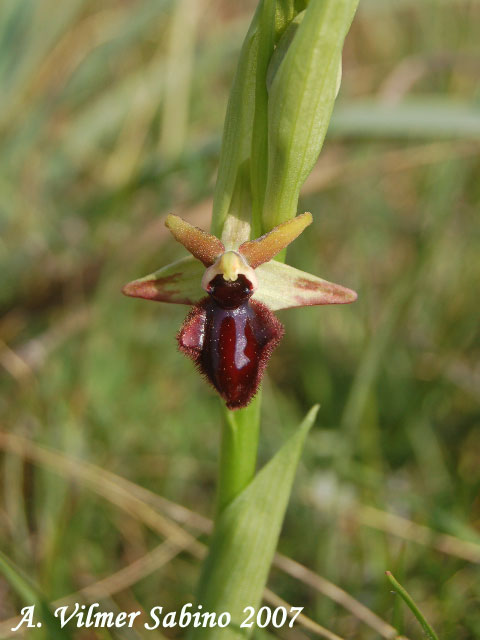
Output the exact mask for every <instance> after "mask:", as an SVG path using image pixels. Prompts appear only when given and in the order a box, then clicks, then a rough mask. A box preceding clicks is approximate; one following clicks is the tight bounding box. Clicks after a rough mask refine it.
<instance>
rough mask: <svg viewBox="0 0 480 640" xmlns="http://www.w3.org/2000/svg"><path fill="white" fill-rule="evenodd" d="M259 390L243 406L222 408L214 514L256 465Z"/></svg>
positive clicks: (242, 485) (240, 488)
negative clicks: (215, 508) (222, 416)
mask: <svg viewBox="0 0 480 640" xmlns="http://www.w3.org/2000/svg"><path fill="white" fill-rule="evenodd" d="M261 404H262V402H261V391H259V392H258V394H257V396H256V397H255V398H254V400H253V401H252V402H251V403H250V404H249V406H248V407H245V409H239V410H237V411H229V410H228V409H226V410H225V419H224V420H223V425H222V436H221V445H220V464H219V474H218V485H217V514H220V513H221V512H222V511H223V509H224V508H225V507H226V506H227V505H228V504H229V503H230V502H231V501H232V500H233V498H235V497H236V496H237V495H238V494H239V493H241V491H243V489H245V487H246V486H247V485H248V484H249V483H250V481H251V480H252V479H253V477H254V475H255V469H256V465H257V450H258V437H259V431H260V408H261Z"/></svg>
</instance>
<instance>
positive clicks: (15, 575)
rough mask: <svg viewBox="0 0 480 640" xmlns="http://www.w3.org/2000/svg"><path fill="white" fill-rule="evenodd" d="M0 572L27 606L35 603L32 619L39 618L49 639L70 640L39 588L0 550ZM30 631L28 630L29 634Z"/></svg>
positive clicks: (68, 634) (70, 636)
mask: <svg viewBox="0 0 480 640" xmlns="http://www.w3.org/2000/svg"><path fill="white" fill-rule="evenodd" d="M0 572H1V573H2V574H3V575H4V577H5V579H6V580H7V582H8V583H9V584H10V585H11V586H12V587H13V589H15V591H16V592H17V593H18V595H19V596H20V597H21V598H22V600H23V601H24V602H25V604H26V605H27V606H31V605H35V614H34V620H38V619H39V618H40V620H41V621H42V624H43V626H44V627H45V632H46V637H48V638H49V640H70V639H71V638H72V635H71V634H70V633H69V632H68V631H67V630H66V629H62V628H61V627H60V621H59V620H57V618H55V616H54V615H53V613H52V612H51V610H50V606H49V604H48V601H47V600H46V599H45V598H44V597H43V595H42V594H41V592H40V591H39V589H38V588H37V587H36V586H35V585H34V584H33V583H32V582H31V581H30V579H29V578H27V576H25V575H24V574H23V572H22V571H21V570H20V569H19V568H18V567H16V566H15V565H14V563H13V562H12V561H11V560H10V559H9V558H7V556H6V555H4V554H3V553H2V552H1V551H0ZM37 624H38V623H37ZM22 629H23V627H21V628H20V629H19V632H20V631H21V630H22ZM32 631H33V630H29V632H28V633H29V635H30V633H31V632H32Z"/></svg>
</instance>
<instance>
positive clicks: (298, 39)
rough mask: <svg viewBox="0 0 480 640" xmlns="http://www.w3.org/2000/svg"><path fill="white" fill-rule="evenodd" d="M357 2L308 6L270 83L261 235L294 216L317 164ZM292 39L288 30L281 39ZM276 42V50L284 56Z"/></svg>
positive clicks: (336, 1) (348, 0)
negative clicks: (309, 175)
mask: <svg viewBox="0 0 480 640" xmlns="http://www.w3.org/2000/svg"><path fill="white" fill-rule="evenodd" d="M357 4H358V0H324V1H322V2H318V1H317V2H310V4H309V6H308V8H307V9H306V11H305V15H304V16H303V19H302V20H301V24H300V25H299V26H298V28H297V30H296V33H295V34H294V36H293V39H292V40H291V44H290V46H289V47H288V50H287V52H286V53H285V54H284V57H283V60H282V61H281V63H280V66H279V67H278V70H277V72H276V73H275V76H274V78H273V81H272V85H271V89H270V94H269V111H268V154H269V164H268V180H267V187H266V193H265V200H264V210H263V230H264V231H268V230H270V229H272V228H273V227H275V226H276V225H277V224H279V223H280V222H283V221H284V220H288V219H289V218H292V217H293V216H295V215H296V212H297V202H298V196H299V193H300V188H301V186H302V184H303V183H304V181H305V179H306V178H307V176H308V174H309V173H310V171H311V170H312V168H313V165H314V164H315V162H316V160H317V158H318V154H319V153H320V150H321V148H322V144H323V140H324V138H325V134H326V132H327V127H328V124H329V121H330V116H331V113H332V109H333V104H334V101H335V96H336V92H337V82H338V76H339V67H340V65H341V55H342V48H343V42H344V39H345V36H346V34H347V32H348V29H349V27H350V24H351V21H352V18H353V15H354V13H355V9H356V7H357ZM283 37H284V38H287V39H291V38H292V33H291V31H290V30H289V29H287V32H286V33H285V34H284V36H283ZM284 48H285V47H284V45H282V42H281V41H280V43H279V45H278V49H279V50H280V51H281V52H282V53H283V51H282V49H284Z"/></svg>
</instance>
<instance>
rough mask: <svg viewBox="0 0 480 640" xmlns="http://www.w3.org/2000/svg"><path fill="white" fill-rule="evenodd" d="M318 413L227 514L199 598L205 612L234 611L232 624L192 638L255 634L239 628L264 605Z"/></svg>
mask: <svg viewBox="0 0 480 640" xmlns="http://www.w3.org/2000/svg"><path fill="white" fill-rule="evenodd" d="M317 412H318V407H317V406H315V407H313V408H312V409H311V410H310V411H309V413H308V414H307V416H306V418H305V419H304V421H303V422H302V424H301V425H300V428H299V429H298V430H297V431H296V433H295V434H294V435H293V436H292V437H291V438H290V439H289V440H288V441H287V442H286V443H285V444H284V445H283V447H282V448H281V449H280V450H279V451H278V452H277V453H276V454H275V456H274V457H273V458H272V460H270V462H268V463H267V464H266V465H265V467H263V469H262V470H261V471H260V472H259V473H258V474H257V476H256V477H255V479H254V480H253V481H252V482H251V484H249V485H248V487H247V488H246V489H245V490H244V491H242V493H241V494H240V495H238V496H237V498H235V500H233V502H231V503H230V504H229V505H228V506H227V507H226V508H225V509H224V511H223V512H222V513H221V515H220V517H219V519H218V521H217V524H216V527H215V532H214V534H213V538H212V541H211V546H210V554H209V556H208V558H207V561H206V563H205V565H204V567H203V572H202V576H201V579H200V583H199V591H198V593H199V602H200V603H201V604H202V605H203V609H204V611H210V612H213V611H217V612H219V613H221V612H223V611H228V612H229V613H230V614H231V616H232V623H231V625H229V626H228V627H226V628H223V629H221V628H218V627H216V628H210V629H208V628H198V629H192V631H191V635H190V637H191V638H194V639H195V640H197V639H198V638H207V637H208V638H209V640H215V638H220V637H221V638H222V640H228V639H230V638H240V637H246V636H248V635H249V633H250V631H251V630H250V631H249V630H248V629H239V625H240V624H241V622H242V621H243V619H244V617H245V614H244V612H243V611H244V609H245V607H247V606H252V607H254V608H256V607H258V605H259V604H260V601H261V598H262V593H263V589H264V587H265V583H266V581H267V576H268V572H269V569H270V564H271V562H272V559H273V555H274V553H275V548H276V545H277V541H278V537H279V535H280V530H281V527H282V522H283V518H284V515H285V510H286V508H287V503H288V499H289V496H290V492H291V488H292V483H293V479H294V475H295V470H296V468H297V464H298V460H299V457H300V453H301V451H302V447H303V444H304V441H305V438H306V436H307V433H308V431H309V429H310V428H311V426H312V424H313V422H314V420H315V418H316V415H317Z"/></svg>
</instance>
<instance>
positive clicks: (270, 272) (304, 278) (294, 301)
mask: <svg viewBox="0 0 480 640" xmlns="http://www.w3.org/2000/svg"><path fill="white" fill-rule="evenodd" d="M256 271H257V278H258V288H257V290H256V291H255V294H254V296H253V298H254V300H258V301H259V302H263V304H265V305H267V307H268V308H269V309H271V310H272V311H276V310H278V309H288V308H290V307H308V306H312V305H322V304H347V303H349V302H354V301H355V300H356V299H357V294H356V293H355V291H352V290H351V289H347V288H346V287H342V286H341V285H339V284H334V283H333V282H328V281H327V280H322V278H317V277H316V276H312V275H311V274H310V273H305V271H300V270H299V269H294V268H293V267H290V266H289V265H286V264H282V263H281V262H273V261H272V262H268V263H267V264H263V265H261V266H260V267H258V269H257V270H256Z"/></svg>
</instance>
